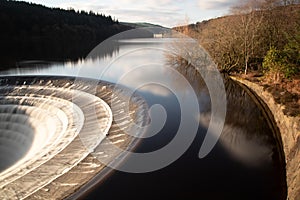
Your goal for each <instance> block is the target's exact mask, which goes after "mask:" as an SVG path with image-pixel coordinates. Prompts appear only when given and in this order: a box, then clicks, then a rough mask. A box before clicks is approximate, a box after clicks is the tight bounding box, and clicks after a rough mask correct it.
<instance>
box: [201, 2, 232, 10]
mask: <svg viewBox="0 0 300 200" xmlns="http://www.w3.org/2000/svg"><path fill="white" fill-rule="evenodd" d="M237 3H238V0H200V1H199V7H200V8H201V9H208V10H222V9H228V8H230V7H231V6H233V5H235V4H237Z"/></svg>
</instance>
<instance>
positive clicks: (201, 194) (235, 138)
mask: <svg viewBox="0 0 300 200" xmlns="http://www.w3.org/2000/svg"><path fill="white" fill-rule="evenodd" d="M170 41H172V39H158V38H152V39H136V40H124V41H120V42H116V43H114V45H115V46H114V45H113V46H112V48H111V49H107V51H108V52H109V53H103V55H105V56H103V55H99V56H97V55H96V54H92V55H91V57H90V58H91V59H88V60H84V61H83V60H81V61H78V62H77V63H74V62H69V63H60V64H59V63H54V64H53V65H50V66H49V65H47V66H44V65H35V66H31V67H26V68H18V69H11V70H8V71H3V72H1V75H6V74H10V75H11V74H14V75H15V74H22V75H24V74H30V75H34V74H39V75H41V74H42V75H70V76H83V77H89V78H96V79H103V80H106V81H110V82H114V83H116V82H119V83H121V84H122V85H126V86H127V87H130V88H136V86H139V88H138V90H137V93H139V94H140V95H142V96H143V97H144V98H145V99H146V101H147V102H148V104H149V106H152V105H156V104H160V105H162V106H163V107H164V109H165V112H166V114H167V119H166V123H165V125H164V126H163V127H161V128H162V129H161V130H160V131H159V133H158V134H156V135H155V136H153V137H149V138H146V139H143V140H142V141H141V145H140V146H139V147H138V148H137V149H136V151H137V152H149V151H153V150H156V149H160V148H162V147H163V146H165V145H166V144H168V143H169V142H170V141H171V140H172V139H173V138H174V136H175V135H174V134H176V131H177V129H178V126H179V123H180V115H181V112H180V105H179V103H178V101H179V99H180V100H181V101H182V102H183V103H184V104H185V105H187V106H188V105H189V104H190V99H189V97H190V96H191V94H192V92H193V91H190V89H189V87H187V86H186V85H185V84H184V83H183V82H181V81H180V79H178V78H177V77H176V76H174V75H173V74H172V71H170V70H168V67H167V63H169V62H167V60H166V58H165V55H166V48H167V46H168V45H169V42H170ZM100 52H103V51H100ZM185 64H187V63H185ZM141 66H142V67H141ZM141 69H142V70H141ZM177 70H178V71H179V72H180V73H181V74H182V75H183V76H185V77H186V79H187V80H189V82H190V84H191V85H192V86H193V89H194V91H195V92H196V94H197V98H198V102H199V107H200V113H199V112H191V113H190V115H191V116H193V119H194V120H195V122H197V123H199V129H198V133H197V136H196V138H195V140H194V142H193V144H192V145H191V147H190V148H189V149H188V150H187V151H186V152H185V153H184V154H183V156H182V157H180V158H179V159H178V160H177V161H176V162H174V163H172V164H171V165H170V166H168V167H166V168H163V169H161V170H158V171H155V172H149V173H143V174H131V173H124V172H115V173H114V174H113V175H112V176H111V177H109V178H108V179H107V180H106V181H105V182H104V183H102V184H99V185H98V186H97V187H95V188H94V189H93V190H92V191H91V192H90V193H89V194H88V195H87V196H85V197H83V198H84V199H97V198H104V199H108V198H110V199H114V198H125V199H127V198H130V199H141V198H144V197H147V198H153V199H155V198H156V199H157V198H161V197H165V198H169V199H170V198H173V199H182V198H186V199H196V198H197V199H274V200H275V199H285V195H286V191H285V173H284V164H283V163H284V161H283V160H281V159H280V158H281V154H282V152H280V150H279V148H278V147H277V145H278V142H277V141H276V140H275V138H274V137H273V133H272V130H271V129H270V127H269V126H268V123H267V121H266V119H265V116H264V114H263V111H262V110H261V109H260V108H259V107H257V105H256V104H255V103H254V101H253V99H252V98H251V97H250V96H249V95H248V94H247V92H245V91H244V90H243V89H242V88H241V87H240V86H238V85H237V84H235V83H234V82H233V81H232V80H230V79H228V78H225V79H224V80H225V87H226V92H227V99H228V101H227V116H226V124H225V126H224V129H223V132H222V135H221V138H220V139H219V141H218V143H217V144H216V146H215V147H214V149H213V151H212V152H211V153H210V154H209V155H208V156H207V157H205V158H203V159H199V158H198V152H199V149H200V146H201V144H202V142H203V139H204V137H205V134H206V130H207V126H208V124H209V121H210V117H211V113H210V111H211V110H210V104H211V100H210V95H209V92H208V90H207V88H206V85H205V83H204V81H203V79H202V78H201V76H200V75H199V73H198V72H197V71H196V70H194V69H193V68H187V67H185V66H183V67H181V66H177ZM159 81H160V82H162V83H164V84H165V85H171V86H172V88H173V89H174V90H176V94H177V96H175V94H174V91H171V90H170V89H168V87H166V86H165V85H164V84H160V85H159V84H155V82H159ZM144 82H147V83H149V84H147V85H144V86H140V84H141V83H144ZM151 82H153V83H152V84H151ZM221 106H222V105H221ZM154 116H155V113H154ZM149 131H150V132H151V131H152V130H149ZM185 131H186V133H187V134H188V133H189V130H185ZM127 162H130V158H129V159H128V161H127ZM194 183H197V184H194ZM116 191H117V192H116Z"/></svg>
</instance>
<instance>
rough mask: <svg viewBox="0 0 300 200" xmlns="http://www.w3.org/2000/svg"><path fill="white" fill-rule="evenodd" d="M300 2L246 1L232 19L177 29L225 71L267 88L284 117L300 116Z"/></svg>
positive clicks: (238, 6) (239, 6) (285, 0)
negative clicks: (280, 105)
mask: <svg viewBox="0 0 300 200" xmlns="http://www.w3.org/2000/svg"><path fill="white" fill-rule="evenodd" d="M299 3H300V1H298V0H294V1H288V0H246V1H243V3H239V4H238V5H236V6H234V7H232V8H231V15H229V16H224V17H220V18H217V19H211V20H208V21H203V22H198V23H196V24H191V25H188V26H187V27H185V28H187V29H188V31H187V30H186V29H183V28H182V27H177V28H175V30H177V31H182V30H185V31H184V33H185V34H188V35H189V36H191V37H193V38H196V39H197V40H198V41H199V43H200V44H201V46H202V47H204V48H205V49H206V50H207V51H208V52H209V54H210V56H211V57H212V58H213V60H214V62H215V63H216V64H217V66H218V68H219V70H220V71H221V72H225V73H229V74H235V75H239V76H241V74H244V75H242V76H243V77H244V78H247V79H249V80H251V81H255V82H258V83H260V84H261V85H264V86H265V87H266V88H267V89H268V90H269V91H270V92H271V93H272V94H273V95H274V98H275V99H276V101H278V102H279V103H281V104H284V105H285V106H286V114H288V115H292V116H295V115H300V100H299V99H300V5H299Z"/></svg>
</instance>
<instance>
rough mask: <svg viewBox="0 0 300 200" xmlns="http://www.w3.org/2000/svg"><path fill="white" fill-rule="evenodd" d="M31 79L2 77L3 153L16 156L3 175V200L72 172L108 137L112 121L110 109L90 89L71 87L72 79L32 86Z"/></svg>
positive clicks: (0, 117)
mask: <svg viewBox="0 0 300 200" xmlns="http://www.w3.org/2000/svg"><path fill="white" fill-rule="evenodd" d="M32 78H33V77H27V78H26V77H23V78H21V77H2V78H1V77H0V130H1V132H0V148H2V149H5V148H7V149H6V152H10V151H11V152H12V154H11V155H15V156H16V161H15V162H14V163H13V164H12V165H11V166H9V167H8V168H7V169H4V170H3V171H2V172H0V188H1V192H0V197H1V198H2V199H14V198H15V199H18V198H21V199H22V198H26V197H28V196H30V195H32V194H33V193H36V192H37V191H38V190H40V189H41V188H43V187H44V186H45V185H49V184H50V183H51V182H52V181H55V180H56V179H58V177H60V176H62V175H64V174H66V173H68V171H70V170H72V168H73V167H75V166H77V165H78V164H79V163H80V162H81V161H82V160H83V159H85V158H86V157H87V156H88V155H89V153H91V151H93V148H96V147H97V145H99V143H100V142H101V141H102V140H103V139H104V138H105V137H106V135H107V133H108V131H109V129H110V128H111V125H112V121H113V113H112V111H111V109H110V107H109V105H108V104H107V103H106V102H105V101H104V100H102V99H101V98H100V97H98V96H96V95H94V94H90V93H89V92H88V91H87V90H86V89H85V88H88V87H81V86H74V85H72V84H74V81H70V77H68V78H61V79H62V81H61V82H60V80H59V79H58V78H57V79H54V80H52V79H51V78H50V77H47V78H45V77H44V78H42V77H40V78H34V79H36V80H35V81H32V83H28V81H30V80H31V79H32ZM41 80H43V81H41ZM72 80H73V79H72ZM55 81H56V82H55ZM70 82H71V84H70ZM86 83H87V84H88V81H87V82H86ZM60 86H62V87H60ZM105 88H106V87H105ZM74 94H76V95H74ZM74 96H76V101H74ZM72 100H73V101H72ZM90 105H94V107H93V109H95V110H94V111H95V115H90V112H91V106H90ZM87 124H88V125H87ZM28 138H29V139H28ZM8 141H10V142H8ZM83 143H84V144H83ZM1 145H2V146H1ZM87 146H88V147H91V148H92V149H87ZM19 147H24V148H19ZM13 151H15V152H13ZM18 151H20V152H18ZM24 151H26V153H24ZM22 153H23V154H24V155H20V154H22ZM2 156H3V155H2ZM4 158H5V155H4ZM5 159H13V157H8V158H5ZM30 180H31V181H30ZM34 180H35V181H34Z"/></svg>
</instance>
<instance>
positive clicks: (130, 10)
mask: <svg viewBox="0 0 300 200" xmlns="http://www.w3.org/2000/svg"><path fill="white" fill-rule="evenodd" d="M180 3H183V1H182V0H175V1H174V0H173V1H172V0H152V1H139V0H119V1H98V0H93V1H85V2H83V1H74V2H68V3H61V4H60V5H59V6H60V7H63V8H69V7H72V8H74V9H75V10H87V11H89V10H93V11H94V12H98V13H104V14H106V15H111V16H114V17H116V18H117V19H118V20H119V21H126V22H151V23H159V24H161V25H165V26H175V25H177V24H179V22H180V21H182V18H184V12H183V9H182V6H181V5H180Z"/></svg>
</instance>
